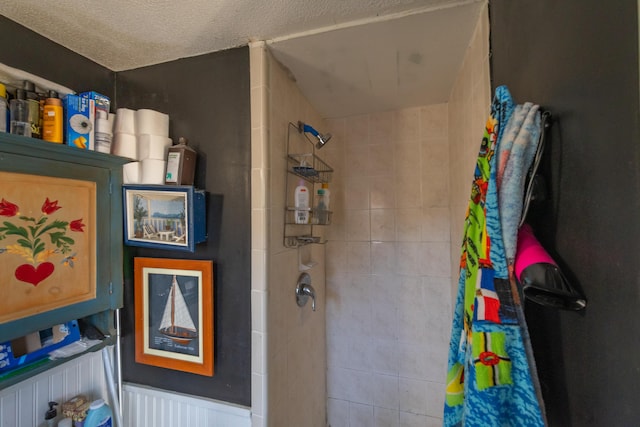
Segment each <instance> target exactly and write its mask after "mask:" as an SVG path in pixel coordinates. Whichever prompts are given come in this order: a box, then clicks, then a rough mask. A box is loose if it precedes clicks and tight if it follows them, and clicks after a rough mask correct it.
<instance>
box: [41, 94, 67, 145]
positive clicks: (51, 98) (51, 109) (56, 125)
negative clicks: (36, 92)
mask: <svg viewBox="0 0 640 427" xmlns="http://www.w3.org/2000/svg"><path fill="white" fill-rule="evenodd" d="M42 113H43V114H42V139H43V140H45V141H49V142H55V143H56V144H62V142H63V140H62V101H61V100H60V98H58V93H57V92H56V91H54V90H50V91H49V95H48V96H47V99H46V100H45V101H44V109H43V112H42Z"/></svg>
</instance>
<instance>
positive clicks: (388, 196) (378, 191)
mask: <svg viewBox="0 0 640 427" xmlns="http://www.w3.org/2000/svg"><path fill="white" fill-rule="evenodd" d="M369 192H370V199H371V209H393V208H395V207H396V187H395V179H394V177H393V176H373V177H371V180H370V190H369Z"/></svg>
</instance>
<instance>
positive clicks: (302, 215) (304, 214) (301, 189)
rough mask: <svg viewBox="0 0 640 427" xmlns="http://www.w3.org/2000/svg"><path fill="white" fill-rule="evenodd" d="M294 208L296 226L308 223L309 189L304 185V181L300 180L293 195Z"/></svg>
mask: <svg viewBox="0 0 640 427" xmlns="http://www.w3.org/2000/svg"><path fill="white" fill-rule="evenodd" d="M294 204H295V208H296V220H295V221H296V224H308V223H309V189H308V188H307V187H306V186H305V185H304V180H302V179H301V180H300V182H299V183H298V186H297V187H296V192H295V195H294Z"/></svg>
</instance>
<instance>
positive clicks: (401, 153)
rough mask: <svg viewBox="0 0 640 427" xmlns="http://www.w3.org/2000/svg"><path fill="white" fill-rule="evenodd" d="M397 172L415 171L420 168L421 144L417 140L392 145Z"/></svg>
mask: <svg viewBox="0 0 640 427" xmlns="http://www.w3.org/2000/svg"><path fill="white" fill-rule="evenodd" d="M394 154H395V166H396V167H395V170H396V172H397V173H417V172H419V171H420V170H421V165H420V158H421V144H420V143H419V142H418V141H414V142H407V143H404V144H396V145H394Z"/></svg>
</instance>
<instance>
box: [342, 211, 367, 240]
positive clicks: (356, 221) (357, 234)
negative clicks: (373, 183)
mask: <svg viewBox="0 0 640 427" xmlns="http://www.w3.org/2000/svg"><path fill="white" fill-rule="evenodd" d="M346 218H347V240H348V241H350V242H355V241H367V242H368V241H370V240H371V222H370V218H369V210H368V209H357V210H356V209H354V210H348V211H347V212H346Z"/></svg>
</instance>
